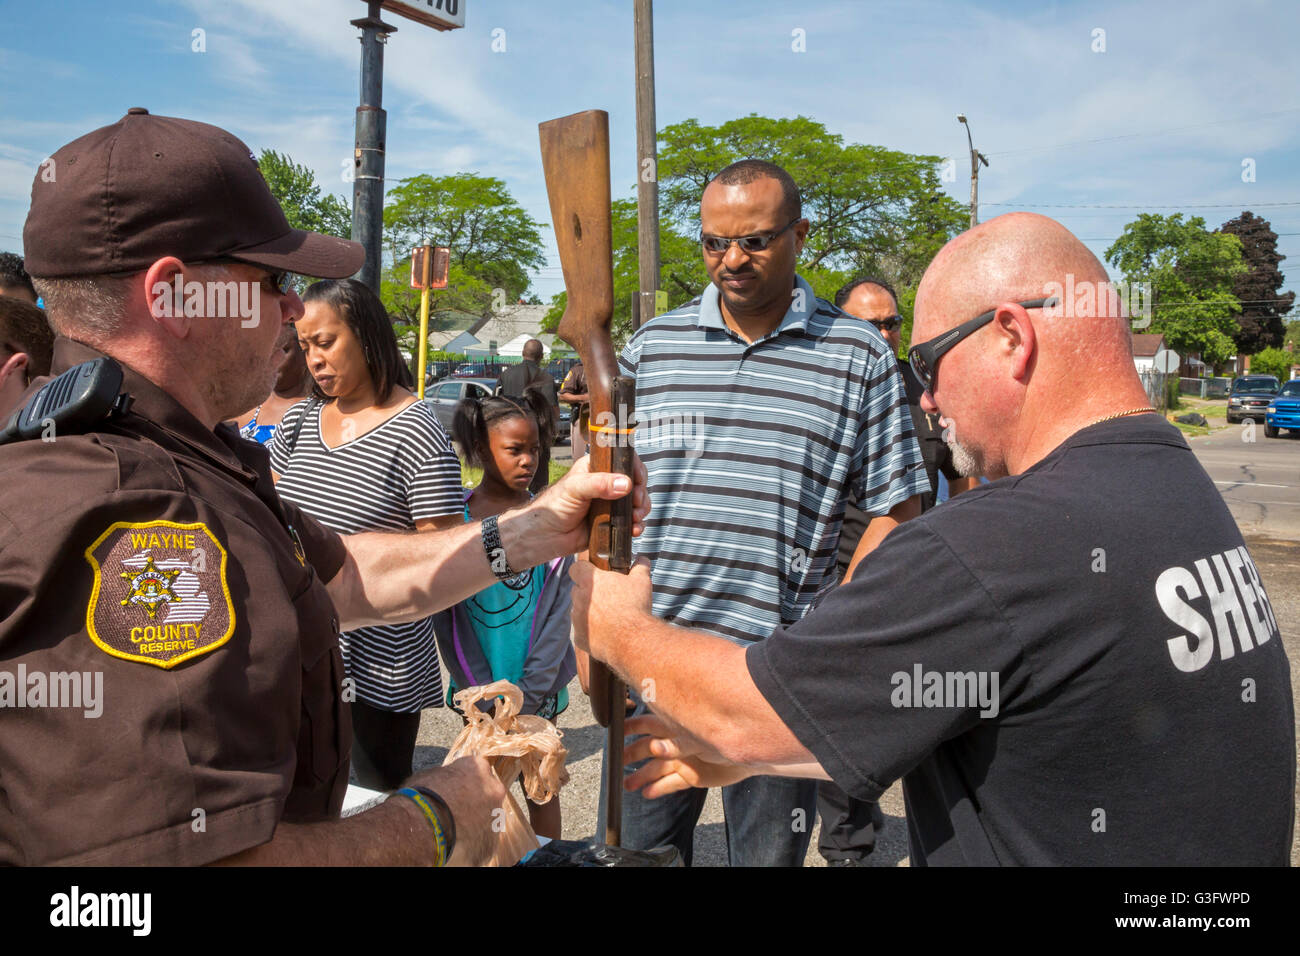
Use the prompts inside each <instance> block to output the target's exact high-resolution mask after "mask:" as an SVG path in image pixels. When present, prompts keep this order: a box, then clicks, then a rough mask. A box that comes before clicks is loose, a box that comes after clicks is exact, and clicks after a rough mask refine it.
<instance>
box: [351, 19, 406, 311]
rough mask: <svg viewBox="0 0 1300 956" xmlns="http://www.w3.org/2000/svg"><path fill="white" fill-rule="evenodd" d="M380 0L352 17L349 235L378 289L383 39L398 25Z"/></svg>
mask: <svg viewBox="0 0 1300 956" xmlns="http://www.w3.org/2000/svg"><path fill="white" fill-rule="evenodd" d="M379 7H380V4H379V2H378V0H371V2H370V3H369V12H368V14H367V15H366V16H365V17H364V18H363V19H360V20H352V21H351V23H352V25H353V26H354V27H360V28H361V105H359V106H358V107H357V136H356V148H355V150H354V152H353V154H352V172H353V176H354V179H353V181H352V240H353V241H354V242H359V243H361V245H362V246H364V247H365V250H366V261H365V262H364V263H363V264H362V266H361V271H360V272H358V273H357V276H356V277H357V278H358V279H360V280H361V282H362V284H364V285H366V286H368V287H369V288H370V290H371V291H372V292H374V293H375V294H376V295H378V294H379V271H380V265H381V263H382V256H383V234H384V144H385V139H386V133H387V125H388V114H387V113H385V112H384V108H383V103H384V44H385V43H387V42H388V35H389V34H390V33H396V32H397V27H395V26H392V25H391V24H388V23H385V22H384V21H383V20H381V19H380V18H379V12H380V11H379Z"/></svg>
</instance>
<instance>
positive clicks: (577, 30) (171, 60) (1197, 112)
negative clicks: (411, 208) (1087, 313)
mask: <svg viewBox="0 0 1300 956" xmlns="http://www.w3.org/2000/svg"><path fill="white" fill-rule="evenodd" d="M462 3H464V4H465V6H466V8H467V17H466V20H467V22H466V27H465V29H463V30H457V31H453V32H449V33H439V32H437V31H434V30H431V29H429V28H427V27H424V26H421V25H419V24H417V23H414V22H412V21H409V20H405V19H402V18H398V17H394V16H392V15H388V16H387V17H386V19H388V20H389V21H390V22H393V23H395V24H396V25H397V26H398V27H399V29H398V32H397V33H396V34H394V35H393V37H392V38H391V40H390V42H389V44H388V47H387V50H386V54H385V61H386V62H385V90H384V106H385V108H386V109H387V110H388V141H389V148H388V157H387V171H386V175H387V178H389V179H390V180H394V181H395V180H397V179H400V178H401V177H404V176H409V175H414V174H416V173H421V172H427V173H431V174H433V175H442V174H446V173H453V172H460V171H472V172H477V173H480V174H484V175H492V176H498V177H500V178H502V179H504V180H505V181H506V183H507V184H508V186H509V188H510V190H511V192H512V193H513V194H514V195H515V197H516V198H517V199H518V200H519V201H520V202H521V203H522V204H523V205H524V206H525V207H526V208H527V209H528V211H529V212H530V213H531V215H532V216H533V217H534V218H535V219H538V220H540V221H542V222H549V218H550V217H549V210H548V208H547V203H546V193H545V188H544V186H543V183H542V176H541V162H540V158H539V154H538V146H537V123H538V122H540V121H542V120H546V119H551V118H553V117H556V116H561V115H564V114H566V113H571V112H575V111H578V110H582V109H590V108H601V109H606V110H608V111H609V113H610V123H611V137H612V142H611V147H612V153H613V159H612V165H613V170H612V175H613V184H614V193H615V195H616V196H630V195H632V187H633V185H634V183H635V175H636V157H635V98H634V87H633V82H634V76H633V61H632V14H631V3H630V0H567V2H564V3H560V2H555V0H462ZM654 6H655V54H656V56H655V69H656V80H657V111H658V121H659V125H660V127H661V128H662V127H663V126H665V125H667V124H669V123H675V122H679V121H681V120H684V119H687V118H692V117H693V118H696V119H698V120H699V121H700V122H702V123H706V124H716V123H721V122H724V121H726V120H728V119H732V118H734V117H737V116H743V115H746V114H748V113H751V112H756V113H759V114H763V115H768V116H795V115H806V116H810V117H812V118H814V119H816V120H818V121H820V122H822V123H824V124H825V125H826V126H827V128H829V129H830V130H832V131H833V132H836V133H839V134H841V135H843V136H844V138H845V139H846V140H848V141H852V142H863V143H873V144H879V145H883V146H887V147H890V148H893V149H901V150H906V151H909V152H916V153H926V154H934V155H940V156H951V157H953V158H954V159H955V160H956V177H955V181H953V182H951V183H949V184H947V187H946V188H947V189H948V191H949V192H950V193H951V194H952V195H953V196H954V197H956V198H957V199H958V200H959V201H961V202H963V203H965V202H966V201H967V200H968V197H969V167H968V158H967V151H966V135H965V132H964V130H963V129H962V127H961V126H960V125H959V124H958V123H957V120H956V115H957V114H958V113H959V112H960V113H965V114H966V115H967V116H968V117H969V119H970V123H971V127H972V129H973V131H974V134H975V141H976V146H977V148H979V149H980V150H982V151H983V152H984V153H985V154H986V155H987V156H988V157H989V159H990V162H991V166H990V167H989V168H988V169H983V170H981V175H980V199H981V210H980V218H981V219H986V218H989V217H991V216H993V215H995V214H997V213H1000V212H1006V211H1010V210H1013V209H1032V210H1034V211H1037V212H1042V213H1044V214H1046V215H1051V216H1053V217H1054V218H1057V219H1059V220H1061V221H1062V222H1063V223H1065V225H1066V226H1068V227H1069V228H1070V229H1072V230H1073V231H1074V232H1075V233H1076V235H1078V236H1080V238H1082V239H1084V240H1085V241H1087V242H1088V245H1089V246H1090V248H1092V249H1093V251H1094V252H1096V253H1098V255H1100V254H1101V252H1102V250H1104V249H1105V247H1106V246H1107V245H1108V244H1109V243H1110V241H1111V240H1113V239H1114V238H1115V237H1116V236H1118V235H1119V233H1120V231H1121V230H1122V228H1123V225H1124V223H1125V222H1127V221H1129V220H1130V219H1132V218H1133V217H1134V216H1135V215H1136V214H1137V213H1138V212H1139V211H1150V212H1164V213H1171V212H1176V211H1184V212H1187V213H1189V214H1195V215H1202V216H1204V217H1205V219H1206V221H1207V223H1209V224H1210V225H1211V226H1216V225H1218V224H1219V223H1221V222H1223V221H1224V220H1225V219H1228V218H1230V217H1232V216H1235V215H1237V214H1238V213H1240V212H1241V210H1242V209H1251V210H1253V211H1254V212H1255V213H1256V214H1257V215H1260V216H1263V217H1265V218H1267V219H1269V220H1270V221H1271V222H1272V224H1273V228H1274V230H1275V231H1277V232H1278V233H1280V234H1282V235H1281V238H1280V240H1279V249H1280V251H1282V252H1283V253H1285V254H1287V255H1289V256H1290V260H1289V261H1288V262H1284V263H1283V269H1284V271H1285V270H1286V269H1287V267H1288V266H1293V265H1294V264H1295V263H1297V262H1300V133H1298V132H1297V130H1300V84H1298V83H1297V82H1296V79H1295V58H1294V57H1295V52H1294V46H1293V43H1292V38H1293V37H1294V36H1295V34H1296V28H1297V26H1300V5H1296V4H1292V3H1289V2H1287V3H1283V2H1278V3H1271V4H1270V3H1251V2H1243V3H1235V4H1232V5H1226V4H1223V3H1221V2H1213V0H1212V2H1197V0H1192V2H1183V3H1161V2H1144V3H1141V4H1132V3H1127V2H1101V3H1095V2H1088V3H1042V2H1037V3H1033V2H1023V3H1021V2H1009V3H1008V2H1003V3H970V2H927V0H917V2H902V3H890V2H869V0H826V2H823V0H802V2H799V3H794V2H788V0H749V2H747V3H744V4H733V3H706V2H701V0H656V3H655V4H654ZM364 13H365V5H364V3H362V2H360V0H132V2H126V0H38V2H27V0H24V2H18V0H0V24H2V25H3V29H0V249H8V250H14V251H20V248H21V239H20V237H21V234H22V223H23V220H24V218H25V216H26V211H27V205H28V197H29V195H30V189H31V180H32V177H33V174H34V172H35V170H36V167H37V165H38V164H39V163H40V161H41V160H42V159H44V158H45V157H46V156H48V155H49V154H50V153H51V152H52V151H53V150H54V149H56V148H57V147H58V146H60V145H62V144H63V143H66V142H68V141H69V140H71V139H73V138H75V137H77V136H79V135H81V134H82V133H85V132H87V131H89V130H91V129H93V128H95V127H98V126H102V125H105V124H108V123H112V122H114V121H116V120H117V119H118V118H119V117H120V116H121V115H122V114H123V113H124V112H125V111H126V109H127V108H128V107H130V106H145V107H147V108H148V109H149V110H150V111H151V112H154V113H159V114H165V115H172V116H184V117H188V118H192V119H198V120H203V121H205V122H210V123H215V124H217V125H219V126H224V127H226V128H228V129H230V130H232V131H233V132H235V133H236V134H237V135H239V136H240V137H241V138H243V139H244V140H245V141H246V142H247V143H248V144H249V146H250V147H251V148H252V149H253V150H254V151H255V152H260V151H261V150H262V149H263V148H271V149H276V150H279V151H281V152H287V153H288V154H290V155H291V156H292V157H293V158H294V159H295V160H297V161H298V162H301V163H304V164H306V165H308V166H310V167H311V168H312V169H314V170H315V171H316V174H317V176H318V178H319V179H320V181H321V182H322V184H323V185H324V186H325V188H326V189H329V190H331V191H334V192H338V193H348V194H350V191H351V186H350V184H348V183H345V182H344V181H343V179H342V169H343V164H344V163H345V162H349V161H350V154H351V149H352V141H353V122H354V110H355V107H356V104H357V95H358V74H359V64H360V46H359V44H358V43H357V31H356V30H355V28H353V27H351V26H350V25H349V24H348V21H349V20H350V19H354V18H356V17H360V16H362V15H364ZM196 28H197V29H202V30H204V31H205V40H206V52H203V53H196V52H193V51H192V49H191V45H192V43H191V36H192V31H193V30H194V29H196ZM1099 29H1100V30H1104V31H1105V34H1104V40H1105V50H1104V52H1095V51H1094V49H1093V48H1094V46H1097V45H1098V43H1097V40H1098V38H1099V36H1100V35H1098V34H1096V33H1095V31H1097V30H1099ZM496 30H501V31H504V34H502V33H497V34H495V36H496V38H497V40H498V42H497V46H498V47H499V46H500V45H501V43H500V40H501V39H502V38H503V39H504V45H505V50H504V51H503V52H494V51H493V48H492V47H493V39H494V31H496ZM795 31H802V36H803V38H804V41H803V42H804V46H805V50H804V51H803V52H796V50H795V49H794V47H795V46H797V45H798V44H797V43H796V42H795V38H796V36H797V34H796V32H795ZM1246 159H1253V160H1254V161H1255V162H1254V167H1255V181H1254V182H1243V181H1242V163H1243V160H1246ZM1285 203H1290V204H1291V205H1282V204H1285ZM1200 206H1205V207H1209V208H1191V207H1200ZM1106 207H1130V208H1106ZM545 235H546V238H547V247H548V251H549V252H550V253H551V261H552V263H553V265H552V266H551V267H548V268H545V269H543V270H541V272H540V273H538V275H537V276H536V278H535V281H534V289H535V290H536V291H537V292H538V294H540V295H541V296H542V297H543V298H544V299H549V297H550V296H551V295H552V294H553V293H555V292H557V291H559V290H560V288H561V287H562V283H561V280H560V275H559V269H558V264H559V263H558V259H557V258H556V257H555V256H554V245H553V243H552V242H551V241H550V233H549V230H547V231H546V232H545ZM1288 285H1289V287H1294V286H1295V285H1296V283H1295V282H1294V280H1292V281H1291V282H1289V284H1288Z"/></svg>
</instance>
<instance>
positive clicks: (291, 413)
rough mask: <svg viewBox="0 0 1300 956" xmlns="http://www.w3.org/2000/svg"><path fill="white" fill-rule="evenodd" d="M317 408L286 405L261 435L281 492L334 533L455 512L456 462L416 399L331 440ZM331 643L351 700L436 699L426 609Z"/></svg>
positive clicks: (397, 708)
mask: <svg viewBox="0 0 1300 956" xmlns="http://www.w3.org/2000/svg"><path fill="white" fill-rule="evenodd" d="M322 407H323V406H322V405H320V404H314V405H313V403H311V402H299V403H298V404H297V405H294V406H293V407H292V408H290V409H289V410H288V411H287V412H285V414H284V418H283V420H282V421H281V423H280V427H279V428H278V429H276V433H275V437H274V438H273V439H272V440H271V445H270V452H271V468H272V469H273V470H274V471H275V472H276V473H277V474H278V475H280V482H279V484H278V485H277V486H276V490H277V491H278V492H279V493H280V496H281V497H282V498H284V499H285V500H286V501H291V502H293V503H294V504H296V505H297V506H298V507H300V508H301V509H302V510H303V511H305V512H307V514H309V515H311V516H312V517H313V518H315V519H316V520H317V521H319V522H320V523H321V524H323V525H324V526H325V527H327V528H330V529H332V530H334V531H337V532H339V533H341V534H355V533H357V532H360V531H409V530H412V529H413V528H414V527H415V522H417V521H419V520H420V519H422V518H437V517H440V516H442V515H458V514H460V512H461V506H462V503H461V485H460V462H459V460H458V459H457V458H456V453H455V451H454V450H453V449H452V445H451V440H450V439H449V438H448V437H447V433H446V432H445V431H443V429H442V426H441V425H439V424H438V420H437V419H436V418H435V417H434V415H433V412H432V411H430V410H429V406H427V405H426V404H425V403H424V402H418V401H417V402H415V403H414V404H412V405H408V406H407V407H406V408H404V409H402V410H401V411H400V412H398V413H397V414H396V415H394V416H393V417H392V418H390V419H388V421H386V422H384V423H383V424H382V425H379V426H378V427H377V428H373V429H371V430H370V431H368V432H366V433H365V434H364V435H361V436H359V437H357V438H354V439H352V440H351V441H347V442H344V443H343V444H341V445H339V446H338V447H337V448H329V447H328V446H327V445H326V444H325V442H324V440H323V439H322V437H321V431H320V413H321V408H322ZM303 415H306V416H307V417H306V419H305V420H303V422H302V428H301V430H299V429H298V422H299V419H302V417H303ZM295 431H297V433H298V434H297V438H296V439H295V438H294V433H295ZM339 646H340V648H341V650H342V651H343V662H344V665H345V666H346V668H347V674H348V676H349V677H351V678H352V679H353V681H354V682H355V685H356V698H357V700H360V701H362V702H364V703H367V704H369V705H370V706H372V707H377V708H379V709H381V710H388V711H394V712H397V713H411V712H414V711H418V710H421V709H422V708H425V707H441V706H442V694H443V690H442V675H441V672H440V670H439V666H438V647H437V644H436V643H435V640H434V634H433V619H432V618H424V619H422V620H419V621H413V622H411V623H409V624H395V625H388V626H382V627H363V628H358V629H357V630H355V631H348V632H345V633H344V634H342V635H341V637H340V640H339Z"/></svg>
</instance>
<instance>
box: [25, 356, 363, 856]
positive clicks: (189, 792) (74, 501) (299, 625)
mask: <svg viewBox="0 0 1300 956" xmlns="http://www.w3.org/2000/svg"><path fill="white" fill-rule="evenodd" d="M99 355H100V353H98V352H96V351H94V350H93V349H90V348H88V347H87V346H84V345H82V344H80V343H76V342H72V341H70V340H67V339H63V338H60V339H58V340H57V341H56V343H55V350H54V365H53V374H58V373H59V372H61V371H63V370H64V369H67V368H69V367H71V366H72V365H75V364H77V363H79V362H83V361H87V360H89V359H93V358H97V357H98V356H99ZM123 371H124V373H125V381H124V384H123V388H124V390H125V391H127V392H129V393H130V394H132V395H133V396H134V397H135V404H134V406H133V407H132V409H131V412H130V413H129V414H128V415H127V416H125V417H124V418H122V419H119V420H117V421H115V422H105V423H103V424H102V425H99V426H96V430H95V431H94V432H93V433H89V434H84V435H58V434H55V435H52V436H49V437H52V438H53V440H52V441H47V440H42V439H39V438H38V439H33V440H29V441H24V442H16V443H13V444H9V445H3V446H0V863H20V864H37V863H73V864H86V865H98V864H104V865H107V864H131V863H175V864H200V863H206V862H209V861H212V860H217V859H220V858H222V857H225V856H229V855H230V854H232V853H236V852H238V851H240V850H244V849H247V848H249V847H253V846H258V845H260V844H262V843H265V842H266V841H268V840H269V839H270V838H271V836H272V835H273V833H274V831H275V827H276V824H277V823H278V822H279V821H280V820H281V819H284V820H299V821H303V820H313V819H323V818H328V817H335V816H337V815H338V813H339V808H340V806H341V805H342V801H343V793H344V791H345V790H346V788H347V776H348V760H349V747H350V743H351V724H350V718H349V713H348V708H347V707H346V706H344V705H343V703H342V697H341V686H340V682H341V680H342V677H343V661H342V658H341V656H340V654H339V650H338V623H339V622H338V618H337V616H336V614H335V611H334V607H333V604H332V602H331V601H330V598H329V596H328V594H327V593H326V591H325V586H324V583H323V582H326V581H328V580H329V579H330V578H332V577H333V576H334V574H336V573H337V572H338V570H339V568H340V567H341V566H342V564H343V560H344V556H345V554H344V548H343V543H342V540H341V539H340V538H339V536H338V535H337V534H335V533H334V532H332V531H328V530H326V529H324V528H322V527H321V526H320V525H319V524H317V523H316V522H315V521H314V520H312V519H311V518H309V517H308V516H307V515H305V514H302V513H301V512H299V511H298V510H297V509H296V508H295V507H293V506H292V505H290V504H287V503H283V502H281V501H280V499H279V498H278V496H277V495H276V493H275V488H274V486H273V484H272V482H271V476H270V471H269V465H268V459H267V454H266V451H265V450H264V449H262V448H261V447H260V446H258V445H256V444H254V443H253V442H248V441H245V440H243V439H241V438H240V437H239V436H238V434H237V433H236V431H235V430H234V429H233V428H232V427H230V426H227V425H222V426H219V427H218V428H217V429H216V430H215V431H214V430H212V429H208V428H205V427H204V426H203V425H202V424H201V423H200V422H199V421H197V420H196V419H195V418H194V417H193V416H191V415H190V414H189V412H187V411H186V410H185V409H184V408H183V407H182V406H181V405H180V404H178V403H177V402H176V401H175V400H174V399H172V398H171V396H170V395H168V394H167V393H166V392H164V391H162V390H161V389H160V388H158V387H157V386H155V385H153V384H152V383H151V382H149V381H147V380H146V379H144V378H143V377H142V376H140V375H139V374H137V373H135V372H134V371H132V370H131V369H129V368H126V367H125V366H124V367H123ZM36 384H37V385H39V384H43V380H41V381H39V382H38V383H36ZM34 387H36V386H34ZM299 543H300V545H301V546H300V547H299ZM96 682H100V684H101V686H102V690H101V691H100V692H99V693H98V694H96V692H95V686H96ZM92 697H97V698H98V699H97V700H94V701H92V700H91V698H92ZM54 704H58V705H59V706H53V705H54ZM69 704H71V705H72V706H69ZM96 710H98V711H99V713H98V715H96V714H95V711H96Z"/></svg>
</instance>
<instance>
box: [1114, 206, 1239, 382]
mask: <svg viewBox="0 0 1300 956" xmlns="http://www.w3.org/2000/svg"><path fill="white" fill-rule="evenodd" d="M1106 261H1107V262H1109V263H1110V264H1111V265H1112V266H1115V267H1117V268H1118V269H1120V270H1121V271H1122V272H1123V274H1124V278H1125V280H1126V281H1128V282H1132V283H1137V282H1149V283H1150V284H1151V292H1152V300H1153V302H1154V310H1153V313H1152V318H1151V328H1150V330H1149V331H1151V332H1160V333H1163V334H1164V336H1165V340H1166V341H1167V342H1168V343H1169V346H1170V347H1171V348H1172V349H1173V350H1174V351H1176V352H1179V353H1181V354H1186V353H1188V352H1199V353H1200V355H1201V359H1202V360H1203V361H1204V362H1206V363H1207V364H1209V365H1213V366H1215V367H1218V366H1220V365H1223V364H1224V363H1225V362H1227V361H1228V360H1229V359H1231V358H1232V356H1233V355H1235V354H1236V353H1237V346H1236V344H1235V343H1234V341H1233V339H1232V334H1233V332H1234V331H1236V330H1237V328H1238V325H1237V321H1236V319H1235V318H1234V316H1236V314H1237V313H1238V312H1240V311H1241V306H1240V304H1239V303H1238V302H1237V298H1236V296H1234V295H1233V294H1232V288H1233V282H1234V280H1235V278H1236V277H1237V276H1238V275H1240V274H1241V273H1243V272H1245V271H1246V269H1247V266H1246V265H1245V263H1244V262H1243V261H1242V255H1241V240H1240V239H1238V238H1237V237H1236V236H1233V235H1227V234H1225V233H1218V232H1209V231H1208V230H1207V229H1206V228H1205V220H1204V219H1202V218H1201V217H1199V216H1194V217H1192V218H1191V219H1188V220H1186V221H1184V220H1183V215H1182V213H1178V214H1176V215H1173V216H1162V215H1158V214H1154V213H1142V214H1140V215H1139V216H1138V217H1137V219H1135V220H1134V221H1133V222H1130V223H1129V224H1128V225H1126V226H1125V227H1124V232H1123V234H1122V235H1121V236H1120V237H1119V238H1118V239H1116V240H1115V242H1114V243H1113V244H1112V245H1111V247H1110V248H1109V249H1107V250H1106Z"/></svg>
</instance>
